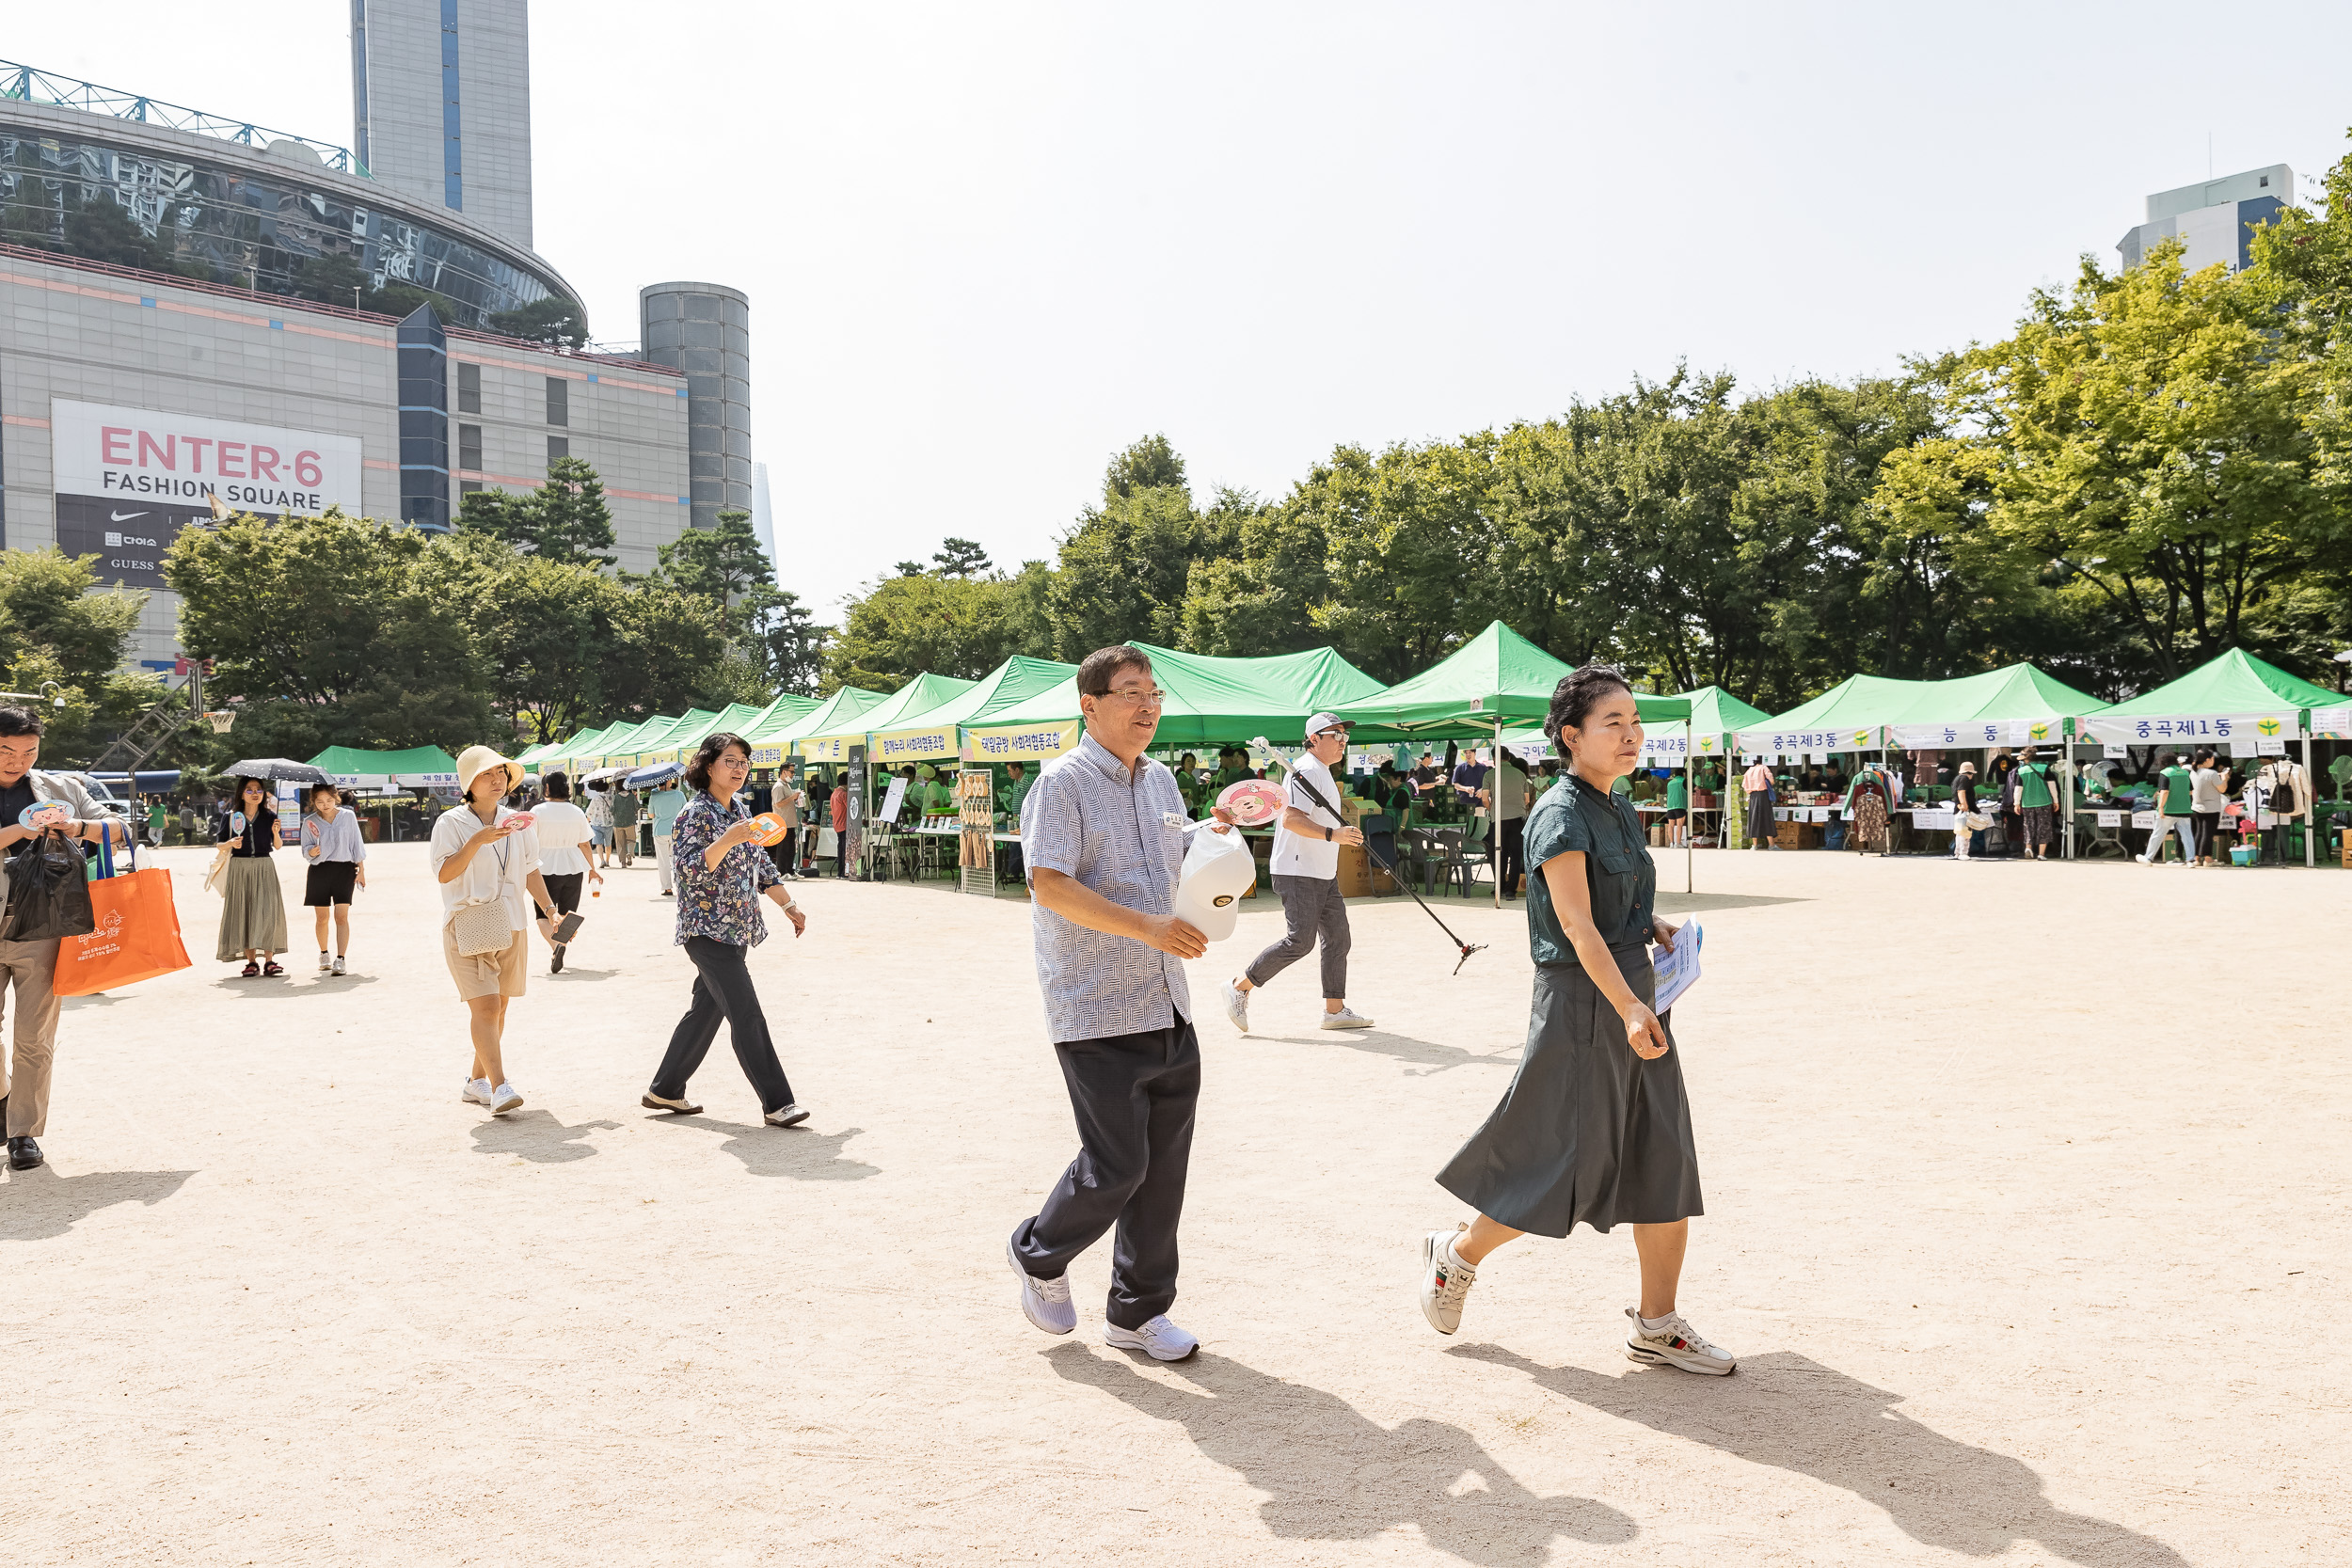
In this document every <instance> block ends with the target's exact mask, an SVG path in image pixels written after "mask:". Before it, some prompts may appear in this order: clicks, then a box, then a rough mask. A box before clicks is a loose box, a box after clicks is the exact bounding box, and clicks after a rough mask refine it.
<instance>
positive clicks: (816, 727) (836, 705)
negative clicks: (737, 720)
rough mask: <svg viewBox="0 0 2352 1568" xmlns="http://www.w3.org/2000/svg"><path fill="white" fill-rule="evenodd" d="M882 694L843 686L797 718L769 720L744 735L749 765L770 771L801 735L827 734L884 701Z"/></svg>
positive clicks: (785, 755)
mask: <svg viewBox="0 0 2352 1568" xmlns="http://www.w3.org/2000/svg"><path fill="white" fill-rule="evenodd" d="M885 695H886V693H883V692H880V691H868V690H866V689H864V688H863V687H856V686H845V687H843V688H842V689H840V690H838V691H836V692H834V694H833V695H832V696H830V697H828V698H826V699H825V700H824V701H823V702H821V703H819V704H818V705H816V706H815V707H813V708H811V709H809V710H808V711H807V712H805V713H803V714H802V715H800V717H798V718H787V719H784V720H783V721H777V720H772V719H771V720H770V721H767V722H766V723H763V724H762V725H761V726H760V727H759V728H758V729H756V730H755V731H753V732H752V733H751V734H750V735H748V736H744V738H745V739H747V740H749V741H750V742H751V743H752V766H753V767H755V768H773V767H775V766H776V765H777V764H778V763H780V762H782V761H783V760H784V759H785V758H786V757H787V756H788V755H790V754H791V752H792V750H793V748H794V747H795V746H796V745H797V744H798V743H799V741H800V738H801V736H804V735H827V734H831V733H832V732H834V731H835V730H838V729H840V728H842V727H843V726H844V725H845V724H846V723H847V722H848V721H850V720H851V719H854V718H856V717H857V716H858V715H859V714H861V713H864V712H865V711H866V709H867V708H869V707H872V706H873V705H875V704H877V703H879V702H882V701H883V700H884V698H885Z"/></svg>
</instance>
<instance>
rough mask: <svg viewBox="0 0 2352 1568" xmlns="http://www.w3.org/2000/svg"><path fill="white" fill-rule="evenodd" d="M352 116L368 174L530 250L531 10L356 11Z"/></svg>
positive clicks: (368, 0) (517, 2)
mask: <svg viewBox="0 0 2352 1568" xmlns="http://www.w3.org/2000/svg"><path fill="white" fill-rule="evenodd" d="M351 106H352V128H353V134H354V135H355V136H356V138H357V139H356V141H355V142H354V144H353V148H352V150H354V151H355V152H357V153H358V157H359V162H360V163H361V165H363V166H365V168H366V171H367V173H368V174H369V175H371V176H372V177H373V178H374V179H376V180H379V181H381V182H384V183H385V184H387V185H389V186H391V187H392V188H393V189H394V190H397V191H401V192H403V193H404V194H405V195H407V196H410V197H412V198H416V199H418V200H421V201H429V202H432V203H434V204H435V205H437V206H440V207H443V208H446V209H447V210H448V211H450V212H453V213H463V214H466V215H467V216H468V217H469V218H471V219H472V220H473V221H474V222H476V223H478V224H481V225H482V226H483V227H484V228H485V229H489V230H493V231H494V232H496V233H499V234H501V235H503V236H504V237H505V238H507V239H509V240H511V241H513V242H514V243H515V244H516V245H521V246H522V247H523V248H524V249H526V250H528V249H530V248H531V247H532V245H531V28H530V23H529V16H528V11H527V6H526V0H351Z"/></svg>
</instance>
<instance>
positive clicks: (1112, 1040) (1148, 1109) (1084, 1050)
mask: <svg viewBox="0 0 2352 1568" xmlns="http://www.w3.org/2000/svg"><path fill="white" fill-rule="evenodd" d="M1077 684H1078V708H1079V711H1080V712H1081V713H1083V714H1084V715H1085V716H1086V735H1085V736H1084V737H1083V738H1081V739H1080V740H1079V742H1078V745H1077V747H1076V749H1075V750H1073V751H1069V752H1063V753H1062V754H1061V755H1060V756H1058V757H1056V758H1055V759H1054V760H1053V761H1052V762H1049V763H1047V764H1046V765H1045V768H1044V769H1043V771H1042V772H1041V773H1040V774H1039V775H1038V781H1037V784H1036V785H1035V787H1033V788H1032V789H1031V790H1030V791H1029V795H1028V799H1027V800H1025V801H1024V802H1023V809H1022V814H1021V843H1022V847H1023V849H1024V850H1025V852H1026V855H1027V861H1028V879H1029V890H1030V894H1031V895H1032V897H1033V898H1034V900H1035V904H1034V908H1033V909H1032V911H1031V914H1030V924H1031V927H1033V929H1034V933H1035V941H1036V946H1037V978H1038V985H1039V988H1040V989H1041V990H1043V991H1044V993H1045V1022H1046V1025H1047V1027H1048V1029H1050V1030H1051V1032H1052V1035H1053V1040H1054V1054H1055V1055H1056V1056H1057V1057H1058V1058H1059V1059H1060V1062H1061V1073H1062V1082H1063V1084H1064V1085H1066V1086H1067V1087H1068V1089H1069V1091H1070V1107H1071V1109H1072V1111H1073V1112H1074V1113H1075V1114H1076V1116H1077V1120H1078V1145H1079V1148H1078V1157H1077V1158H1076V1159H1075V1160H1073V1161H1072V1162H1071V1163H1070V1168H1069V1169H1068V1170H1066V1171H1064V1172H1063V1173H1062V1177H1061V1180H1059V1181H1057V1182H1056V1183H1055V1185H1054V1189H1053V1191H1052V1192H1050V1193H1048V1194H1047V1195H1046V1197H1045V1205H1044V1207H1043V1208H1042V1209H1041V1210H1039V1212H1037V1214H1036V1215H1035V1216H1033V1217H1032V1218H1029V1219H1025V1220H1023V1221H1022V1222H1021V1224H1020V1225H1019V1226H1017V1227H1014V1229H1013V1233H1012V1239H1011V1240H1010V1241H1009V1242H1007V1243H1005V1253H1006V1257H1007V1258H1008V1259H1009V1260H1010V1261H1011V1264H1012V1270H1013V1273H1014V1274H1015V1275H1018V1276H1019V1278H1020V1280H1021V1310H1022V1312H1023V1313H1024V1314H1025V1316H1026V1317H1027V1318H1028V1320H1029V1322H1030V1323H1033V1324H1034V1325H1036V1326H1037V1327H1039V1328H1041V1329H1043V1330H1044V1331H1045V1332H1046V1333H1048V1334H1067V1333H1069V1332H1070V1331H1071V1330H1072V1329H1073V1328H1075V1327H1077V1326H1078V1313H1077V1309H1076V1308H1075V1307H1073V1306H1072V1304H1071V1300H1070V1279H1069V1273H1068V1271H1069V1268H1070V1265H1071V1262H1072V1261H1073V1259H1076V1258H1077V1256H1078V1255H1079V1254H1080V1253H1082V1252H1084V1251H1085V1250H1086V1249H1087V1248H1088V1247H1089V1246H1092V1245H1093V1244H1094V1243H1096V1242H1097V1241H1099V1240H1101V1239H1102V1236H1103V1233H1104V1231H1106V1230H1109V1229H1110V1228H1111V1227H1113V1226H1114V1225H1116V1226H1117V1227H1118V1228H1119V1234H1118V1240H1117V1242H1116V1243H1114V1245H1113V1250H1112V1253H1111V1291H1110V1300H1109V1302H1108V1303H1107V1304H1106V1305H1105V1307H1104V1310H1103V1318H1104V1323H1103V1340H1104V1343H1105V1344H1109V1345H1114V1346H1117V1347H1118V1348H1120V1349H1121V1350H1139V1351H1142V1352H1143V1353H1144V1354H1147V1355H1150V1356H1151V1357H1152V1358H1153V1359H1154V1360H1158V1361H1181V1360H1183V1359H1184V1357H1185V1356H1188V1355H1190V1354H1192V1353H1193V1352H1194V1351H1195V1350H1197V1349H1199V1348H1200V1341H1199V1340H1198V1339H1196V1338H1193V1337H1192V1336H1191V1335H1190V1334H1188V1333H1186V1332H1185V1331H1184V1330H1183V1329H1181V1328H1179V1327H1177V1326H1176V1324H1174V1323H1170V1322H1169V1321H1168V1307H1171V1306H1173V1305H1174V1304H1175V1301H1176V1222H1177V1220H1178V1218H1179V1217H1180V1216H1181V1215H1182V1214H1183V1212H1184V1175H1185V1170H1186V1167H1187V1164H1188V1163H1189V1161H1190V1160H1191V1157H1192V1117H1193V1106H1194V1104H1195V1102H1196V1101H1198V1100H1199V1099H1200V1041H1199V1040H1198V1039H1197V1038H1195V1037H1194V1035H1193V1029H1192V1020H1191V1018H1190V1016H1189V1015H1190V1013H1191V1011H1192V997H1191V994H1190V993H1189V992H1188V991H1187V990H1185V988H1184V959H1186V958H1199V957H1200V955H1201V953H1202V952H1203V951H1204V950H1205V949H1206V948H1207V945H1208V943H1207V942H1206V941H1205V940H1204V939H1203V938H1202V936H1201V934H1200V930H1199V929H1198V928H1197V927H1193V926H1191V925H1189V924H1187V923H1185V922H1184V921H1182V920H1179V919H1177V918H1176V916H1175V913H1174V910H1175V907H1176V881H1177V876H1178V873H1179V871H1180V870H1181V868H1182V866H1183V863H1184V842H1185V834H1186V833H1187V832H1189V831H1191V830H1192V829H1194V828H1195V827H1200V826H1207V827H1209V828H1210V831H1212V832H1220V833H1221V832H1228V831H1229V829H1228V827H1227V825H1226V824H1227V822H1228V821H1229V820H1230V819H1229V818H1226V817H1224V816H1222V814H1220V818H1219V820H1218V821H1217V822H1216V823H1215V824H1196V823H1194V822H1192V821H1191V820H1190V819H1189V818H1188V817H1187V816H1185V813H1184V795H1183V794H1182V792H1180V791H1179V790H1178V789H1177V787H1176V775H1175V774H1173V773H1171V772H1169V771H1168V768H1167V767H1166V766H1165V765H1163V764H1160V763H1156V762H1153V761H1152V760H1151V759H1150V758H1148V757H1146V756H1145V755H1144V754H1143V753H1144V751H1145V749H1146V748H1147V747H1149V746H1150V745H1151V744H1152V736H1153V735H1154V734H1155V733H1156V732H1157V731H1158V729H1159V724H1160V705H1161V704H1162V703H1163V702H1164V701H1165V700H1166V694H1165V693H1164V692H1162V691H1161V690H1160V689H1159V687H1158V685H1157V684H1156V683H1155V682H1154V681H1153V679H1152V661H1151V659H1150V658H1148V657H1145V656H1144V654H1143V652H1142V651H1141V650H1140V649H1136V648H1130V647H1126V646H1119V647H1111V648H1103V649H1099V650H1097V651H1096V652H1094V653H1091V654H1089V655H1088V656H1087V657H1086V660H1085V662H1083V663H1081V664H1080V665H1079V666H1078V681H1077Z"/></svg>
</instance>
